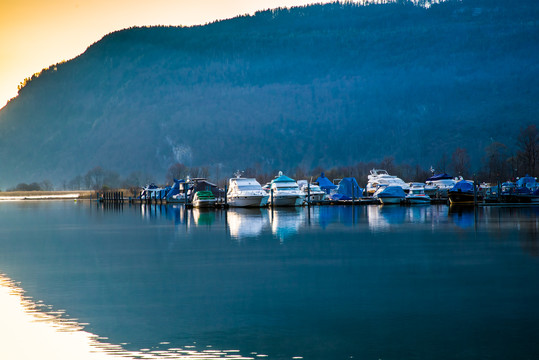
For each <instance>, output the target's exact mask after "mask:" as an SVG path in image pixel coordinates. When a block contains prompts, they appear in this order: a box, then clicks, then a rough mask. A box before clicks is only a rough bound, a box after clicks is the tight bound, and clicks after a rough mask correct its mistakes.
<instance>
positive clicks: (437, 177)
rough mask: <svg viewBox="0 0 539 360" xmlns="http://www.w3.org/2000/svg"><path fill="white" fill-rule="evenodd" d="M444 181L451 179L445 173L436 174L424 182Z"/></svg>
mask: <svg viewBox="0 0 539 360" xmlns="http://www.w3.org/2000/svg"><path fill="white" fill-rule="evenodd" d="M446 179H453V177H452V176H449V175H447V174H446V173H443V174H436V175H433V176H431V177H430V178H428V179H427V180H426V181H436V180H446Z"/></svg>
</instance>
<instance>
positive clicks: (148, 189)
mask: <svg viewBox="0 0 539 360" xmlns="http://www.w3.org/2000/svg"><path fill="white" fill-rule="evenodd" d="M165 198H166V190H165V188H162V187H159V186H157V185H155V184H149V185H146V186H145V187H143V188H142V192H141V193H140V199H141V200H148V199H154V200H164V199H165Z"/></svg>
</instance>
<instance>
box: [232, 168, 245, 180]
mask: <svg viewBox="0 0 539 360" xmlns="http://www.w3.org/2000/svg"><path fill="white" fill-rule="evenodd" d="M243 173H244V171H241V170H236V172H235V173H234V176H235V177H236V179H239V178H240V177H241V174H243Z"/></svg>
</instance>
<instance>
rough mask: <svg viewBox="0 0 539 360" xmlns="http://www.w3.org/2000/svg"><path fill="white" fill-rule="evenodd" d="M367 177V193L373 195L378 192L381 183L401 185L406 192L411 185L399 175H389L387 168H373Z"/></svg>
mask: <svg viewBox="0 0 539 360" xmlns="http://www.w3.org/2000/svg"><path fill="white" fill-rule="evenodd" d="M367 178H368V182H367V193H369V194H371V195H372V194H374V193H375V192H376V190H377V189H378V186H380V185H387V186H400V187H401V188H402V190H404V192H408V190H410V185H408V184H407V183H405V182H404V181H403V180H402V179H401V178H399V177H397V176H394V175H389V174H388V173H387V171H386V170H382V169H372V170H371V171H370V175H368V176H367Z"/></svg>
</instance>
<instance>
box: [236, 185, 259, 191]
mask: <svg viewBox="0 0 539 360" xmlns="http://www.w3.org/2000/svg"><path fill="white" fill-rule="evenodd" d="M238 189H239V190H242V191H246V190H262V187H261V186H260V185H238Z"/></svg>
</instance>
